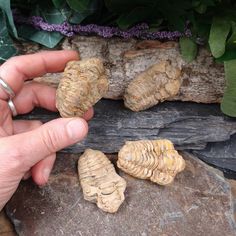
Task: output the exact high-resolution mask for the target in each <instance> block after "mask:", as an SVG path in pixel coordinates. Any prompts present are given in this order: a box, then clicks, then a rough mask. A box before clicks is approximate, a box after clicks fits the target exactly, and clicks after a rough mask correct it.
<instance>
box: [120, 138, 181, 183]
mask: <svg viewBox="0 0 236 236" xmlns="http://www.w3.org/2000/svg"><path fill="white" fill-rule="evenodd" d="M117 166H118V167H119V168H121V169H122V170H123V171H124V172H126V173H128V174H130V175H132V176H134V177H137V178H140V179H150V180H151V181H152V182H155V183H157V184H160V185H167V184H170V183H172V182H173V180H174V178H175V176H176V174H178V173H179V172H181V171H182V170H183V169H184V168H185V161H184V159H183V158H182V156H180V155H179V154H178V152H177V151H176V150H175V149H174V145H173V144H172V142H171V141H169V140H167V139H162V140H140V141H129V142H126V143H125V145H124V146H123V147H122V148H121V150H120V151H119V154H118V161H117Z"/></svg>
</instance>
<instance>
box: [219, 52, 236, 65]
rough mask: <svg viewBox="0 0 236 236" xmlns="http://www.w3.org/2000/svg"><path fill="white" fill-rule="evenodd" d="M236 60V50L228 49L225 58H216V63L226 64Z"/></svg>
mask: <svg viewBox="0 0 236 236" xmlns="http://www.w3.org/2000/svg"><path fill="white" fill-rule="evenodd" d="M234 59H236V50H232V49H226V50H225V53H224V55H223V56H221V57H219V58H216V62H225V61H230V60H234Z"/></svg>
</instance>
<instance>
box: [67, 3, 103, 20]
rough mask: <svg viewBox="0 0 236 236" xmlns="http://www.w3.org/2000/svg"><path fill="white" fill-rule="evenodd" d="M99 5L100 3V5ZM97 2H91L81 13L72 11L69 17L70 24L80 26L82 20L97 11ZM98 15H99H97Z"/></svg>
mask: <svg viewBox="0 0 236 236" xmlns="http://www.w3.org/2000/svg"><path fill="white" fill-rule="evenodd" d="M100 4H101V3H100ZM99 7H100V6H99V1H97V0H93V1H91V2H90V3H89V5H88V6H87V8H86V10H83V11H82V10H81V11H73V13H72V15H71V17H70V20H69V21H70V23H72V24H80V23H81V22H82V21H83V20H84V19H86V18H87V17H88V16H90V15H92V14H94V13H95V12H96V13H98V12H97V11H98V10H99ZM98 14H99V13H98Z"/></svg>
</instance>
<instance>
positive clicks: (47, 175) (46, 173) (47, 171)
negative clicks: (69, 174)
mask: <svg viewBox="0 0 236 236" xmlns="http://www.w3.org/2000/svg"><path fill="white" fill-rule="evenodd" d="M50 173H51V170H50V169H48V168H45V169H43V178H44V180H45V182H47V181H48V178H49V175H50Z"/></svg>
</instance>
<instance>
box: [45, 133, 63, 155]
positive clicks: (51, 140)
mask: <svg viewBox="0 0 236 236" xmlns="http://www.w3.org/2000/svg"><path fill="white" fill-rule="evenodd" d="M41 139H42V142H43V144H44V146H45V148H46V149H47V151H48V152H49V153H54V152H56V151H57V149H58V146H59V145H58V144H59V142H60V138H59V137H58V135H57V134H56V133H55V132H54V131H52V130H50V129H43V130H42V132H41Z"/></svg>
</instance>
